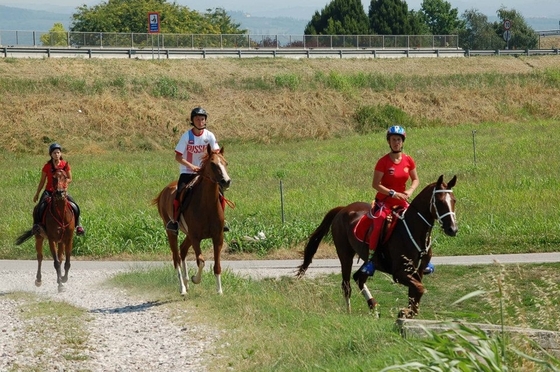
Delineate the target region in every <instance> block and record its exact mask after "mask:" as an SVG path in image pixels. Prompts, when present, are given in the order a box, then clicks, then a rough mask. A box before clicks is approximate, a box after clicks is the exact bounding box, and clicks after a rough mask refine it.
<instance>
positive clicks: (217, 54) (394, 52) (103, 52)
mask: <svg viewBox="0 0 560 372" xmlns="http://www.w3.org/2000/svg"><path fill="white" fill-rule="evenodd" d="M521 55H523V56H536V55H560V50H559V49H534V50H530V49H526V50H507V49H505V50H502V49H499V50H466V51H465V50H462V49H458V48H444V49H398V48H395V49H392V48H391V49H369V48H362V49H353V48H340V49H323V48H307V49H290V48H284V49H275V48H254V49H234V48H224V49H177V48H167V49H161V48H160V49H151V48H145V49H135V48H72V47H64V48H51V47H47V48H40V47H0V57H4V58H44V57H48V58H60V57H71V58H136V59H156V58H157V59H185V58H198V59H205V58H221V57H234V58H250V57H269V58H276V57H286V58H400V57H409V58H412V57H470V56H521Z"/></svg>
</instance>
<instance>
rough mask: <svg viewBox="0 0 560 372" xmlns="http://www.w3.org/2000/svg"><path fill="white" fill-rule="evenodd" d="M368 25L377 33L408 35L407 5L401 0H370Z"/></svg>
mask: <svg viewBox="0 0 560 372" xmlns="http://www.w3.org/2000/svg"><path fill="white" fill-rule="evenodd" d="M368 15H369V26H370V29H371V31H372V32H373V33H375V34H379V35H410V34H411V33H412V28H411V26H410V19H409V13H408V5H407V4H406V2H405V1H401V0H371V3H370V4H369V13H368Z"/></svg>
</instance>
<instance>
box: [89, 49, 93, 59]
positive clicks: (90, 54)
mask: <svg viewBox="0 0 560 372" xmlns="http://www.w3.org/2000/svg"><path fill="white" fill-rule="evenodd" d="M88 55H89V58H90V59H91V56H92V53H91V49H88Z"/></svg>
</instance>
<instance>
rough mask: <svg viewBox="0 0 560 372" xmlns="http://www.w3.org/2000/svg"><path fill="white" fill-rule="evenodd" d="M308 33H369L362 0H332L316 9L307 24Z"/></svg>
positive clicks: (306, 30)
mask: <svg viewBox="0 0 560 372" xmlns="http://www.w3.org/2000/svg"><path fill="white" fill-rule="evenodd" d="M304 33H305V34H306V35H367V34H369V27H368V17H367V15H366V12H365V10H364V6H363V5H362V2H361V0H332V1H331V2H330V3H329V4H328V5H327V6H326V7H325V8H323V10H321V12H318V11H316V12H315V14H313V17H311V21H309V23H308V24H307V25H306V26H305V30H304Z"/></svg>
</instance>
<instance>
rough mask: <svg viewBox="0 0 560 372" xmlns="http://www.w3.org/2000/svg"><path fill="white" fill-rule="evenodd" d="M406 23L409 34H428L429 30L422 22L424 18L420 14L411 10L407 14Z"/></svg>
mask: <svg viewBox="0 0 560 372" xmlns="http://www.w3.org/2000/svg"><path fill="white" fill-rule="evenodd" d="M408 23H409V24H410V34H411V35H428V34H430V28H429V27H428V25H427V24H426V22H424V17H423V16H422V13H420V12H416V11H414V10H411V11H410V12H409V13H408Z"/></svg>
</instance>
